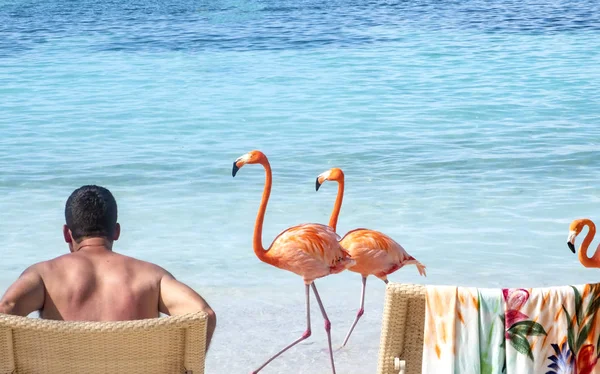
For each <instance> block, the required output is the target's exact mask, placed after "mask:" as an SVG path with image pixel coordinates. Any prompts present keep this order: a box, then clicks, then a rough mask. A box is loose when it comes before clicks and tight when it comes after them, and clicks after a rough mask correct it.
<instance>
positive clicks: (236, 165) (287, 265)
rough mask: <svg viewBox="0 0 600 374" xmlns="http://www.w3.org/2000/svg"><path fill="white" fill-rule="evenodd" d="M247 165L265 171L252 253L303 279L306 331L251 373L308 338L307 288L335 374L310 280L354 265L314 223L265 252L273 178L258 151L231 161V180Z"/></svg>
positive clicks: (336, 238) (286, 234)
mask: <svg viewBox="0 0 600 374" xmlns="http://www.w3.org/2000/svg"><path fill="white" fill-rule="evenodd" d="M247 164H260V165H262V166H263V167H264V169H265V187H264V189H263V196H262V199H261V202H260V206H259V208H258V214H257V216H256V222H255V224H254V235H253V238H252V247H253V249H254V254H255V255H256V257H258V259H259V260H261V261H262V262H265V263H267V264H269V265H272V266H275V267H277V268H279V269H283V270H288V271H291V272H293V273H295V274H298V275H300V276H301V277H302V278H303V279H304V283H305V296H306V331H305V332H304V333H303V334H302V336H301V337H299V338H298V339H296V340H294V341H293V342H292V343H290V344H288V345H287V346H286V347H284V348H283V349H282V350H280V351H279V352H277V353H276V354H275V355H273V356H272V357H271V358H269V359H268V360H267V361H266V362H265V363H264V364H262V365H261V366H260V367H259V368H258V369H256V370H255V371H253V372H252V373H253V374H256V373H258V372H259V371H261V370H262V369H263V368H264V367H265V366H267V365H268V364H269V363H271V362H272V361H273V360H274V359H276V358H277V357H279V356H280V355H282V354H283V353H284V352H286V351H287V350H288V349H290V348H292V347H293V346H295V345H296V344H298V343H300V342H301V341H303V340H305V339H308V338H309V337H310V335H311V325H310V289H311V288H312V290H313V292H314V295H315V298H316V299H317V303H318V304H319V309H320V310H321V314H322V315H323V319H324V320H325V332H326V333H327V345H328V348H329V359H330V361H331V368H332V371H333V374H336V372H335V363H334V360H333V350H332V348H331V323H330V321H329V317H328V316H327V313H326V312H325V308H324V306H323V302H322V301H321V297H320V296H319V292H318V291H317V286H316V285H315V283H314V280H315V279H317V278H321V277H324V276H327V275H329V274H336V273H339V272H341V271H343V270H345V269H346V268H348V267H350V266H352V265H354V264H355V262H354V260H352V259H351V258H350V255H349V254H348V252H347V251H345V250H344V249H343V248H342V246H341V245H340V243H339V240H340V237H339V235H337V234H336V233H335V230H334V229H332V228H331V227H329V226H325V225H321V224H316V223H307V224H302V225H297V226H293V227H290V228H289V229H287V230H285V231H283V232H282V233H280V234H279V235H278V236H277V237H276V238H275V240H273V243H272V244H271V246H270V247H269V248H268V249H265V248H264V247H263V244H262V229H263V223H264V219H265V212H266V210H267V204H268V202H269V196H270V194H271V185H272V179H273V178H272V177H273V176H272V172H271V165H270V164H269V160H268V159H267V156H265V154H264V153H262V152H261V151H258V150H255V151H251V152H248V153H246V154H245V155H243V156H241V157H239V158H238V159H236V160H235V161H234V162H233V169H232V176H234V177H235V175H236V174H237V172H238V171H239V170H240V168H242V167H243V166H244V165H247Z"/></svg>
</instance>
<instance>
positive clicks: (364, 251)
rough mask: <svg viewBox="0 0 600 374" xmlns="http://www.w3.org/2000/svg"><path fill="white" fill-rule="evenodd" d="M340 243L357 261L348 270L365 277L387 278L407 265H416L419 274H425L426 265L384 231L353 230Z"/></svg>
mask: <svg viewBox="0 0 600 374" xmlns="http://www.w3.org/2000/svg"><path fill="white" fill-rule="evenodd" d="M340 244H341V245H342V247H343V248H344V249H346V250H347V251H348V253H349V254H350V256H351V257H352V259H353V260H355V261H356V264H355V265H354V266H352V267H350V268H348V270H350V271H353V272H355V273H359V274H361V275H362V276H364V277H366V276H368V275H374V276H376V277H378V278H380V279H383V280H385V279H387V275H389V274H392V273H393V272H395V271H396V270H398V269H400V268H402V267H404V266H405V265H416V266H417V269H418V270H419V274H421V275H425V266H424V265H422V264H421V263H420V262H419V261H417V260H416V259H415V258H414V257H412V256H411V255H409V254H408V253H407V252H406V250H404V248H402V246H401V245H400V244H398V243H397V242H396V241H395V240H394V239H392V238H390V237H389V236H387V235H385V234H384V233H382V232H379V231H375V230H369V229H356V230H352V231H350V232H348V233H347V234H346V235H345V236H344V238H343V239H342V240H341V242H340Z"/></svg>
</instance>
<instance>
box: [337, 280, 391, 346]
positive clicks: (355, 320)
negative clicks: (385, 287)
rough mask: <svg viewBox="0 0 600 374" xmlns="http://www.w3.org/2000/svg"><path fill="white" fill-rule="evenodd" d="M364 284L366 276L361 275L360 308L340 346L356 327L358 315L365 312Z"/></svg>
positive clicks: (344, 344)
mask: <svg viewBox="0 0 600 374" xmlns="http://www.w3.org/2000/svg"><path fill="white" fill-rule="evenodd" d="M386 283H387V282H386ZM366 286H367V277H362V291H361V292H360V308H359V309H358V313H356V318H355V319H354V322H353V323H352V326H350V331H348V334H346V338H345V339H344V343H342V348H343V347H345V346H346V343H348V339H350V334H352V331H354V327H356V324H357V323H358V320H359V319H360V317H362V315H363V314H364V313H365V288H366Z"/></svg>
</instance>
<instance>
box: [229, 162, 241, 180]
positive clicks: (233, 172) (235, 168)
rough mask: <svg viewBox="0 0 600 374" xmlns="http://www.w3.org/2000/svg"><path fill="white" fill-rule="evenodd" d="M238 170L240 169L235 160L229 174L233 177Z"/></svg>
mask: <svg viewBox="0 0 600 374" xmlns="http://www.w3.org/2000/svg"><path fill="white" fill-rule="evenodd" d="M238 170H240V168H239V167H238V166H237V165H236V162H235V161H234V162H233V169H232V170H231V176H232V177H235V175H236V174H237V172H238Z"/></svg>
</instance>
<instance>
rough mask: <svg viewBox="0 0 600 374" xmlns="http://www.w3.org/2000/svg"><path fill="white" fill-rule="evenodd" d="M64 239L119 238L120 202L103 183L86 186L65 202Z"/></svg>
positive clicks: (74, 192)
mask: <svg viewBox="0 0 600 374" xmlns="http://www.w3.org/2000/svg"><path fill="white" fill-rule="evenodd" d="M65 220H66V225H65V227H64V235H65V241H66V242H67V243H70V247H71V250H73V248H72V245H73V241H75V242H76V243H80V242H81V241H82V240H83V239H88V238H105V239H107V240H108V241H110V242H112V241H113V240H117V239H118V238H119V234H120V227H119V224H118V223H117V202H116V201H115V198H114V197H113V195H112V194H111V193H110V191H109V190H107V189H106V188H104V187H99V186H83V187H80V188H78V189H76V190H75V191H73V193H72V194H71V196H69V199H68V200H67V204H66V206H65Z"/></svg>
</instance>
